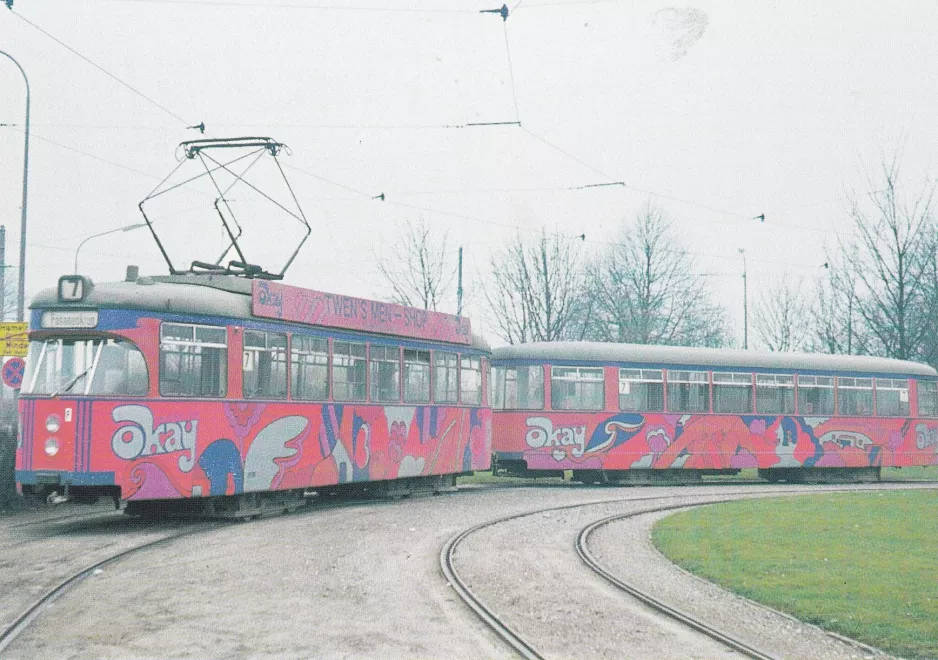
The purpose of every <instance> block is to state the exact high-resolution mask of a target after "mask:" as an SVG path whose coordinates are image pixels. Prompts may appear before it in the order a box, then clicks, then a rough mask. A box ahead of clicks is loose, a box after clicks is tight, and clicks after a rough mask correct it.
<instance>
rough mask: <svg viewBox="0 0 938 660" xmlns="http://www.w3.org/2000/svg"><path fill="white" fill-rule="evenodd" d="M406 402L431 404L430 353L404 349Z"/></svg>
mask: <svg viewBox="0 0 938 660" xmlns="http://www.w3.org/2000/svg"><path fill="white" fill-rule="evenodd" d="M404 402H405V403H429V402H430V351H416V350H412V349H409V348H405V349H404Z"/></svg>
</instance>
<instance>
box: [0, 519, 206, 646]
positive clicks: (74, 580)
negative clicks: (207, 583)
mask: <svg viewBox="0 0 938 660" xmlns="http://www.w3.org/2000/svg"><path fill="white" fill-rule="evenodd" d="M218 526H219V523H206V524H205V526H203V527H201V528H199V529H187V530H183V531H180V532H178V533H174V534H170V535H169V536H164V537H161V538H159V539H155V540H153V541H148V542H146V543H141V544H140V545H136V546H133V547H131V548H126V549H123V550H121V551H119V552H115V553H113V554H110V555H109V556H107V557H105V558H103V559H100V560H98V561H96V562H94V563H92V564H90V565H87V566H85V567H84V568H82V569H80V570H78V571H75V572H73V573H71V574H70V575H68V576H67V577H65V578H64V579H62V580H60V581H59V582H58V583H57V584H56V585H54V586H53V587H51V588H49V589H47V590H46V591H45V592H44V593H43V594H42V595H41V596H39V597H38V598H37V599H36V600H34V601H33V602H32V603H31V604H30V605H29V606H27V607H26V608H25V609H23V610H22V611H21V613H20V614H19V615H18V616H17V617H16V618H15V619H14V620H13V621H12V623H10V624H8V625H7V626H6V627H5V628H4V629H3V630H2V631H0V653H3V651H4V650H5V649H6V648H7V647H8V646H9V645H10V644H12V643H13V641H14V640H16V638H17V637H18V636H19V635H20V634H22V632H23V631H24V630H26V629H27V628H28V627H29V625H30V624H31V623H32V622H33V621H34V620H35V619H36V618H37V617H39V616H40V615H41V614H42V612H43V610H45V609H46V608H47V607H48V606H50V605H51V604H52V603H53V602H55V601H56V600H57V599H58V598H60V597H61V596H62V595H64V594H65V593H67V592H68V591H70V590H71V589H73V588H75V587H76V586H78V585H79V584H80V583H81V582H82V581H84V580H85V579H86V578H88V577H89V576H91V575H92V574H94V573H95V571H97V570H99V569H101V568H103V567H104V566H107V565H109V564H113V563H115V562H118V561H120V560H122V559H125V558H127V557H129V556H130V555H133V554H136V553H139V552H142V551H144V550H150V549H153V548H156V547H159V546H162V545H167V544H169V543H172V542H173V541H178V540H180V539H183V538H188V537H190V536H193V535H196V534H200V533H205V532H207V531H211V530H213V529H216V528H217V527H218Z"/></svg>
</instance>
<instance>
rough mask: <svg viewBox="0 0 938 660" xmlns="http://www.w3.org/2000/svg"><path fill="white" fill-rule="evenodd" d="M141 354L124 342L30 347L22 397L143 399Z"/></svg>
mask: <svg viewBox="0 0 938 660" xmlns="http://www.w3.org/2000/svg"><path fill="white" fill-rule="evenodd" d="M148 384H149V378H148V375H147V365H146V360H144V357H143V353H141V352H140V350H139V349H138V348H137V347H136V346H134V345H133V344H132V343H131V342H129V341H126V340H123V339H103V338H98V339H71V338H68V339H63V338H60V339H45V340H42V341H33V342H30V344H29V359H28V360H27V365H26V375H25V378H24V379H23V389H22V392H23V393H24V394H48V395H50V396H56V395H71V396H75V395H111V396H120V395H128V396H143V395H145V394H146V393H147V387H148Z"/></svg>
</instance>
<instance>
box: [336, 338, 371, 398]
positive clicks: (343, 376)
mask: <svg viewBox="0 0 938 660" xmlns="http://www.w3.org/2000/svg"><path fill="white" fill-rule="evenodd" d="M332 398H333V399H335V400H336V401H364V400H365V345H364V344H356V343H354V342H350V341H333V342H332Z"/></svg>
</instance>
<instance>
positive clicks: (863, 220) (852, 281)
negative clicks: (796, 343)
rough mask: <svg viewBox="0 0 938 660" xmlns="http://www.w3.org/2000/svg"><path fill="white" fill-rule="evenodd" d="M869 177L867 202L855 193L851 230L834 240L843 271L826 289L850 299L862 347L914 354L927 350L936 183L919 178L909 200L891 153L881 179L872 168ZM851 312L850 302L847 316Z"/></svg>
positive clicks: (900, 354) (911, 356) (893, 354)
mask: <svg viewBox="0 0 938 660" xmlns="http://www.w3.org/2000/svg"><path fill="white" fill-rule="evenodd" d="M869 184H870V187H871V188H878V190H877V191H876V192H874V193H871V194H870V195H869V198H870V200H871V202H868V203H867V202H865V201H863V198H859V197H855V198H854V199H853V200H852V201H851V206H850V217H851V219H852V220H853V226H854V232H855V237H854V238H853V239H852V240H849V241H841V243H840V245H839V246H838V248H837V251H836V252H837V254H836V256H838V257H839V259H838V261H839V268H840V269H842V271H843V273H842V274H840V275H839V276H838V278H837V279H832V280H831V283H832V286H831V289H832V292H835V293H836V295H839V296H840V298H842V299H844V300H846V301H847V302H848V303H851V304H855V306H856V314H857V318H858V321H859V323H860V325H861V326H862V331H863V332H864V333H865V334H866V340H867V345H866V346H865V347H864V349H866V350H864V351H863V352H867V351H868V352H870V353H873V354H877V355H883V356H886V357H894V358H899V359H903V360H909V359H916V358H917V357H921V356H922V355H923V354H924V353H926V352H927V353H930V352H931V351H926V350H925V347H924V346H923V342H924V340H925V338H926V336H927V335H928V333H929V331H930V328H931V326H932V325H934V322H935V320H934V313H935V311H936V310H935V309H931V310H929V309H928V308H927V306H928V303H929V300H930V292H929V288H930V279H929V273H930V272H932V271H933V270H934V264H933V262H934V256H935V252H934V247H935V246H934V231H935V225H934V219H933V217H932V200H933V197H934V192H935V185H934V184H929V185H926V186H924V187H923V189H922V190H921V192H920V193H918V195H917V196H916V197H915V198H914V200H913V201H912V202H911V203H908V202H906V201H905V198H904V196H903V195H902V194H901V192H900V189H899V188H900V187H899V165H898V159H897V158H895V157H894V158H893V159H892V161H891V162H886V161H883V163H882V165H881V172H880V174H879V179H878V180H874V177H872V176H871V177H869ZM850 290H853V291H854V297H853V298H851V296H850ZM852 312H853V309H852V307H851V308H850V313H851V319H850V320H851V322H852ZM841 343H843V340H842V339H841ZM850 348H851V349H853V347H852V346H851V347H850ZM849 352H858V351H857V350H855V349H854V350H850V351H849Z"/></svg>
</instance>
